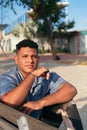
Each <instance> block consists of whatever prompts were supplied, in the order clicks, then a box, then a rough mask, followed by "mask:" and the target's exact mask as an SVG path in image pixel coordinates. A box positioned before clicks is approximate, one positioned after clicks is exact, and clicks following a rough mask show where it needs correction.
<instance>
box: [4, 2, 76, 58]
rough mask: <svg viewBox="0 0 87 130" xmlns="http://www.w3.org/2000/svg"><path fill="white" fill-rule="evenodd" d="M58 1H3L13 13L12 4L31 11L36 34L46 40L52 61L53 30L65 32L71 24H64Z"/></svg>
mask: <svg viewBox="0 0 87 130" xmlns="http://www.w3.org/2000/svg"><path fill="white" fill-rule="evenodd" d="M60 1H61V0H5V1H4V0H3V3H4V5H5V6H6V5H10V7H11V8H12V9H13V11H15V9H14V2H15V3H16V4H18V5H19V6H20V5H23V6H24V7H26V6H27V7H28V9H32V11H33V14H32V19H33V20H34V21H35V22H36V24H37V25H38V27H39V28H38V31H37V34H38V36H39V37H46V38H48V41H49V44H50V46H51V52H52V56H53V59H54V60H56V52H55V47H54V44H53V37H54V33H53V32H54V30H62V29H63V30H66V27H67V29H68V27H70V26H68V25H70V24H71V22H69V23H68V24H67V25H66V22H64V21H65V17H66V15H65V11H64V8H62V9H61V8H60V7H59V6H58V2H60ZM73 25H74V24H73ZM72 27H73V26H72Z"/></svg>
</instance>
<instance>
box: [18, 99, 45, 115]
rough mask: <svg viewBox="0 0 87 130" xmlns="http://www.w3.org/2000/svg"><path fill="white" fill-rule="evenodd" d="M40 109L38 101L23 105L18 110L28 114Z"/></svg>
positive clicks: (40, 105) (40, 104)
mask: <svg viewBox="0 0 87 130" xmlns="http://www.w3.org/2000/svg"><path fill="white" fill-rule="evenodd" d="M42 108H43V106H42V103H40V102H39V101H29V102H27V103H25V104H24V105H23V106H22V107H21V108H19V110H20V111H22V112H24V113H26V114H30V113H31V112H32V111H34V110H40V109H42Z"/></svg>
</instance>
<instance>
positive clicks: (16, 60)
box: [14, 56, 18, 64]
mask: <svg viewBox="0 0 87 130" xmlns="http://www.w3.org/2000/svg"><path fill="white" fill-rule="evenodd" d="M14 60H15V62H16V64H18V57H17V56H15V57H14Z"/></svg>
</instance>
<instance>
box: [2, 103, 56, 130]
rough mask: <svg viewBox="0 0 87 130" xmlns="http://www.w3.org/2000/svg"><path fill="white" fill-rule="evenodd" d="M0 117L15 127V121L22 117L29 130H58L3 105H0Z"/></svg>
mask: <svg viewBox="0 0 87 130" xmlns="http://www.w3.org/2000/svg"><path fill="white" fill-rule="evenodd" d="M0 116H1V117H4V118H5V119H6V120H8V121H10V122H12V123H13V124H14V125H17V120H19V118H20V117H22V116H24V117H26V119H27V122H28V125H29V130H35V129H36V130H58V129H57V128H55V127H53V126H50V125H48V124H46V123H44V122H41V121H39V120H37V119H35V118H32V117H30V116H29V115H26V114H24V113H22V112H20V111H18V110H15V109H13V108H12V107H9V106H7V105H5V104H3V103H0Z"/></svg>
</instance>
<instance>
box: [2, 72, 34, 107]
mask: <svg viewBox="0 0 87 130" xmlns="http://www.w3.org/2000/svg"><path fill="white" fill-rule="evenodd" d="M34 79H35V78H34V76H33V75H32V74H29V75H28V76H27V77H26V78H25V79H24V80H23V81H22V82H21V83H20V84H19V85H18V86H17V87H15V88H14V89H13V90H11V91H9V92H8V93H6V94H4V95H3V96H2V97H1V100H2V101H4V102H5V103H7V104H11V105H13V106H14V105H15V106H20V105H21V104H22V103H23V102H24V100H25V98H26V95H27V94H28V92H29V90H30V88H31V86H32V84H33V81H34Z"/></svg>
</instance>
